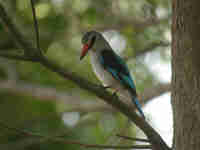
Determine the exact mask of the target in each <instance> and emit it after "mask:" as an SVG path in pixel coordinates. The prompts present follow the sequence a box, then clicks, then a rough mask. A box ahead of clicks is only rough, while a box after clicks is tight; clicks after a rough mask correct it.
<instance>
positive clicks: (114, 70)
mask: <svg viewBox="0 0 200 150" xmlns="http://www.w3.org/2000/svg"><path fill="white" fill-rule="evenodd" d="M81 42H82V44H83V48H82V52H81V56H80V60H82V59H83V58H84V57H85V56H86V55H87V54H89V55H90V59H91V60H90V62H91V64H92V68H93V71H94V73H95V74H96V76H97V78H98V79H99V80H100V81H101V82H102V83H103V86H104V87H109V88H112V89H114V90H116V91H120V92H121V91H123V92H125V93H127V94H128V95H129V96H130V98H131V100H132V102H133V103H134V104H135V106H136V108H137V110H138V112H139V113H140V114H141V116H142V117H143V118H144V119H145V116H144V113H143V111H142V109H141V105H140V103H139V101H138V98H137V92H136V86H135V84H134V81H133V79H132V77H131V74H130V72H129V69H128V67H127V64H126V63H125V61H124V60H123V59H122V58H121V57H120V56H119V55H118V54H116V53H115V52H114V50H113V49H112V48H111V46H110V44H109V43H108V42H107V41H106V39H105V38H104V37H103V35H102V34H101V33H100V32H97V31H89V32H86V33H85V34H84V35H83V37H82V40H81Z"/></svg>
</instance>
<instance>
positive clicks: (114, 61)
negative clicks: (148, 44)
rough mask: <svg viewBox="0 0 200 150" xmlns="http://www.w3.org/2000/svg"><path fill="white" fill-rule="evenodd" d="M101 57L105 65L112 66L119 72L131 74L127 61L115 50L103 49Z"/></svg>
mask: <svg viewBox="0 0 200 150" xmlns="http://www.w3.org/2000/svg"><path fill="white" fill-rule="evenodd" d="M101 57H102V59H101V61H102V64H104V65H105V66H108V67H111V68H113V69H115V70H117V71H118V72H121V73H123V74H127V75H129V70H128V67H127V65H126V62H125V61H124V60H123V59H122V58H121V57H120V56H119V55H117V54H116V53H115V52H114V51H113V50H107V49H104V50H102V51H101Z"/></svg>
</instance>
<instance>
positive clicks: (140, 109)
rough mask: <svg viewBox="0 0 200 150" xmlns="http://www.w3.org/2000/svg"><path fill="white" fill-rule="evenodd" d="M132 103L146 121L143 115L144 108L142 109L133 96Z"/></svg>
mask: <svg viewBox="0 0 200 150" xmlns="http://www.w3.org/2000/svg"><path fill="white" fill-rule="evenodd" d="M132 101H133V103H134V104H135V106H136V108H137V110H138V111H139V113H140V114H141V115H142V117H143V118H144V119H145V116H144V113H143V111H142V107H141V105H140V103H139V101H138V99H137V97H135V96H132Z"/></svg>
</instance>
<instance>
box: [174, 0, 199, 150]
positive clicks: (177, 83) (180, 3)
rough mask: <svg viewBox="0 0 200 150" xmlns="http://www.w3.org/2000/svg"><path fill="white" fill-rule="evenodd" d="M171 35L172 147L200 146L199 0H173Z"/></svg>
mask: <svg viewBox="0 0 200 150" xmlns="http://www.w3.org/2000/svg"><path fill="white" fill-rule="evenodd" d="M172 36H173V39H172V40H173V41H172V108H173V115H174V141H173V148H174V149H175V150H199V149H200V1H199V0H187V1H186V0H173V23H172Z"/></svg>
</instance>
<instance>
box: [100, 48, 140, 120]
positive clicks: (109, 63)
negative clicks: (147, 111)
mask: <svg viewBox="0 0 200 150" xmlns="http://www.w3.org/2000/svg"><path fill="white" fill-rule="evenodd" d="M100 63H101V64H102V65H103V67H104V69H105V70H107V71H108V72H109V73H111V75H112V76H113V77H114V78H115V79H116V80H118V81H119V82H120V83H121V84H122V85H123V86H124V87H125V88H127V89H128V90H129V91H130V92H131V95H132V101H133V103H134V104H135V105H136V107H137V109H138V111H139V112H140V113H141V115H142V116H143V117H144V113H143V112H142V110H141V106H140V104H139V101H138V99H137V93H136V87H135V84H134V82H133V79H132V78H131V75H130V72H129V70H128V67H127V65H126V63H125V62H124V60H123V59H122V58H121V57H120V56H118V55H117V54H115V53H114V51H112V50H103V51H102V52H101V56H100Z"/></svg>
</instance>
